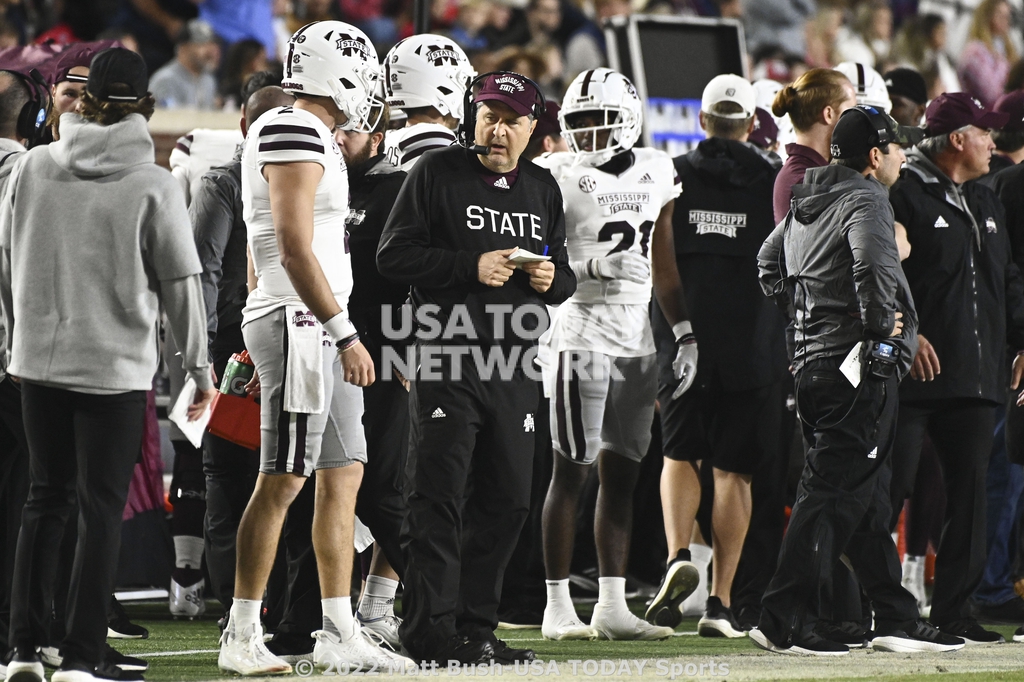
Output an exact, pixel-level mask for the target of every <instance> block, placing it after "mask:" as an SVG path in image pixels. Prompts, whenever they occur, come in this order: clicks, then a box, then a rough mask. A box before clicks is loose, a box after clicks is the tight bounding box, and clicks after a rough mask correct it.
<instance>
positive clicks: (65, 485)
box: [11, 381, 146, 666]
mask: <svg viewBox="0 0 1024 682" xmlns="http://www.w3.org/2000/svg"><path fill="white" fill-rule="evenodd" d="M21 386H22V389H21V390H22V409H23V412H24V420H25V435H26V437H27V440H28V447H29V453H30V460H29V474H30V486H29V496H28V502H27V503H26V505H25V511H24V514H23V516H22V523H21V533H20V534H19V536H18V553H17V557H16V559H15V573H14V588H13V598H12V602H11V642H12V644H13V645H14V646H15V647H18V648H22V647H24V648H28V649H31V648H34V647H35V646H37V645H41V644H45V643H46V641H47V626H48V625H49V616H50V608H51V604H52V598H53V581H54V573H55V570H56V568H57V556H58V553H59V546H60V542H61V536H62V535H63V533H64V524H65V521H66V520H67V518H68V514H69V513H70V512H71V509H72V507H73V505H74V501H75V495H76V491H77V496H78V505H79V516H78V545H77V547H76V549H75V562H74V566H73V568H72V573H71V585H70V589H69V592H68V614H67V636H66V637H65V638H64V642H63V644H62V645H61V654H62V655H63V656H65V657H70V658H72V659H77V660H80V661H82V662H84V663H86V664H88V665H91V666H94V665H98V664H99V663H100V661H101V660H102V658H103V644H104V643H105V642H106V639H107V609H108V607H109V605H110V595H111V593H112V592H113V589H114V582H115V578H116V573H117V562H118V554H119V552H120V549H121V517H122V515H123V514H124V506H125V502H126V500H127V499H128V484H129V483H130V482H131V478H132V472H133V471H134V469H135V462H136V461H137V460H138V458H139V451H140V448H141V447H142V431H143V423H144V419H145V412H146V392H145V391H130V392H127V393H119V394H116V395H91V394H87V393H79V392H76V391H69V390H64V389H58V388H50V387H47V386H42V385H39V384H34V383H32V382H29V381H23V382H22V384H21Z"/></svg>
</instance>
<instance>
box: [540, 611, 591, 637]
mask: <svg viewBox="0 0 1024 682" xmlns="http://www.w3.org/2000/svg"><path fill="white" fill-rule="evenodd" d="M540 634H541V637H543V638H544V639H553V640H556V641H559V642H561V641H564V640H570V639H573V640H578V639H587V640H594V639H597V638H598V636H599V635H598V633H597V630H595V629H594V628H592V627H590V626H589V625H584V624H583V621H581V620H580V619H579V618H578V617H577V616H576V611H575V610H572V611H570V612H569V613H566V611H565V609H559V608H556V607H554V606H552V605H551V603H550V602H549V603H548V605H547V606H545V607H544V619H543V621H542V622H541V625H540Z"/></svg>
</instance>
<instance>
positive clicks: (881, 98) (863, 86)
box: [836, 62, 892, 114]
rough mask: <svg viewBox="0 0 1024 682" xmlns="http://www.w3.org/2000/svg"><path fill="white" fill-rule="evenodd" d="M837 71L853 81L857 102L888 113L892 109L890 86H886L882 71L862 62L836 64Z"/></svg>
mask: <svg viewBox="0 0 1024 682" xmlns="http://www.w3.org/2000/svg"><path fill="white" fill-rule="evenodd" d="M836 71H838V72H839V73H841V74H843V75H844V76H846V77H847V78H849V79H850V82H851V83H853V87H854V89H856V90H857V104H865V105H867V106H869V107H875V108H877V109H882V110H884V111H885V113H887V114H888V113H889V112H890V111H892V100H890V99H889V88H887V87H885V79H883V78H882V75H881V74H880V73H878V72H877V71H875V70H874V69H872V68H871V67H870V66H868V65H867V64H861V63H860V62H843V63H842V64H839V65H838V66H836Z"/></svg>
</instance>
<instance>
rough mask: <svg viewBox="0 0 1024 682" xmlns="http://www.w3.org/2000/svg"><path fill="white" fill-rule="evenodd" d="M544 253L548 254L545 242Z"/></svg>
mask: <svg viewBox="0 0 1024 682" xmlns="http://www.w3.org/2000/svg"><path fill="white" fill-rule="evenodd" d="M544 255H545V256H546V255H548V245H547V244H545V245H544Z"/></svg>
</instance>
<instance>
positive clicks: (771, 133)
mask: <svg viewBox="0 0 1024 682" xmlns="http://www.w3.org/2000/svg"><path fill="white" fill-rule="evenodd" d="M754 114H755V115H756V116H757V122H756V123H755V124H754V132H752V133H750V137H748V138H747V142H750V143H752V144H755V145H757V146H758V147H760V148H761V149H768V148H769V147H771V146H772V145H773V144H775V143H776V142H777V141H778V139H779V126H778V125H776V124H775V119H774V118H772V115H771V114H769V113H768V112H767V111H765V110H764V109H762V108H761V107H758V108H757V109H755V110H754Z"/></svg>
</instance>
